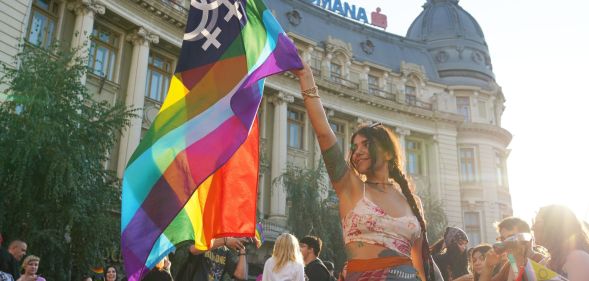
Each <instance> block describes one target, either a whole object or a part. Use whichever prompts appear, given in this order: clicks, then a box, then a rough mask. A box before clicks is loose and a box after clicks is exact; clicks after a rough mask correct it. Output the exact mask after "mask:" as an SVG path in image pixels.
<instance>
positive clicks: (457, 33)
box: [407, 0, 487, 46]
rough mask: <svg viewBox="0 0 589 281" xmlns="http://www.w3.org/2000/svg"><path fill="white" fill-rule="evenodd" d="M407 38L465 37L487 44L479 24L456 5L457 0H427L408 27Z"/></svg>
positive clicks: (437, 38) (420, 39)
mask: <svg viewBox="0 0 589 281" xmlns="http://www.w3.org/2000/svg"><path fill="white" fill-rule="evenodd" d="M407 38H410V39H413V40H417V41H434V40H440V39H454V38H465V39H468V40H473V41H476V42H478V43H481V44H483V45H485V46H486V45H487V43H486V42H485V36H484V35H483V31H482V29H481V26H480V25H479V24H478V22H477V21H476V20H475V19H474V18H473V17H472V16H471V15H470V14H469V13H468V12H467V11H465V10H464V9H462V7H460V6H459V5H458V0H428V1H427V3H426V4H425V5H423V11H422V12H421V14H420V15H419V16H418V17H417V18H416V19H415V20H414V21H413V23H412V24H411V27H409V31H407Z"/></svg>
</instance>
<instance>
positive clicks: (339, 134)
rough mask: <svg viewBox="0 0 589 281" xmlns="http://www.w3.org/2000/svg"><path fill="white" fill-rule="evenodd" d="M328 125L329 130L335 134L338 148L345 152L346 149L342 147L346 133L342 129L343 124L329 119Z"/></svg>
mask: <svg viewBox="0 0 589 281" xmlns="http://www.w3.org/2000/svg"><path fill="white" fill-rule="evenodd" d="M329 126H331V130H332V131H333V133H334V134H335V138H336V139H337V143H338V145H339V147H340V149H341V150H342V152H345V151H346V150H345V149H344V147H345V142H346V133H345V131H344V130H345V129H344V125H343V124H341V123H338V122H334V121H329Z"/></svg>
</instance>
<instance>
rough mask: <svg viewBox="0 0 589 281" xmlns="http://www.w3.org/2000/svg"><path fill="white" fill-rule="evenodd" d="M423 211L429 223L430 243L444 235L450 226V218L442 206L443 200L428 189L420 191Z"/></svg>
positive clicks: (428, 235)
mask: <svg viewBox="0 0 589 281" xmlns="http://www.w3.org/2000/svg"><path fill="white" fill-rule="evenodd" d="M419 197H420V198H421V204H422V205H423V211H424V213H425V221H426V224H427V238H428V240H429V242H430V245H433V243H434V242H435V241H437V240H438V239H439V238H441V237H442V235H444V230H446V226H448V219H447V218H446V213H445V212H444V207H443V206H442V201H440V200H437V199H436V198H435V197H434V196H433V195H432V194H431V192H430V191H429V190H428V189H424V190H422V191H421V192H419Z"/></svg>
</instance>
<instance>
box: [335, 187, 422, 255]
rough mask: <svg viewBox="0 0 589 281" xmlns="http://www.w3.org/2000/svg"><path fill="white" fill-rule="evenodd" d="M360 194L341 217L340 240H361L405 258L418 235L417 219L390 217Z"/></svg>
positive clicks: (419, 230) (348, 241) (346, 242)
mask: <svg viewBox="0 0 589 281" xmlns="http://www.w3.org/2000/svg"><path fill="white" fill-rule="evenodd" d="M363 188H364V195H363V196H362V199H360V200H358V203H356V206H354V208H353V209H352V210H350V212H349V213H348V214H346V216H345V217H344V218H343V219H342V228H343V232H344V243H345V244H348V243H350V242H364V243H368V244H374V245H380V246H383V247H386V248H389V249H392V250H395V251H397V252H399V253H401V254H403V255H406V256H408V257H410V256H411V246H412V245H413V243H414V242H415V240H417V239H418V238H419V237H420V236H421V227H420V226H419V221H418V220H417V218H416V217H415V216H413V215H411V216H403V217H392V216H390V215H388V214H386V213H385V211H384V210H383V209H382V208H381V207H379V206H377V205H376V204H375V203H374V202H372V201H370V200H369V199H368V198H366V184H364V186H363Z"/></svg>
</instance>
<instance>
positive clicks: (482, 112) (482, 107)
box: [478, 100, 487, 119]
mask: <svg viewBox="0 0 589 281" xmlns="http://www.w3.org/2000/svg"><path fill="white" fill-rule="evenodd" d="M478 107H479V117H481V118H482V119H487V103H486V102H485V101H482V100H479V102H478Z"/></svg>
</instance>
